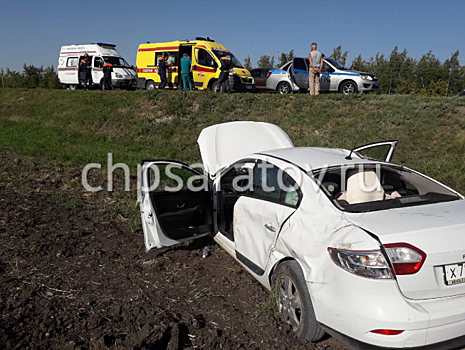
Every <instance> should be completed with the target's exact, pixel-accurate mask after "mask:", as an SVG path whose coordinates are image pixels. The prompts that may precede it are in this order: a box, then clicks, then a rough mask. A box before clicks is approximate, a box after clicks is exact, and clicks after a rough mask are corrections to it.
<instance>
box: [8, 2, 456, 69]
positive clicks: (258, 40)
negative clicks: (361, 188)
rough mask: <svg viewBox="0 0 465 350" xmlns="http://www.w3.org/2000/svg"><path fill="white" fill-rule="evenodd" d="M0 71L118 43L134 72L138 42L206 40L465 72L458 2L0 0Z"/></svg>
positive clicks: (261, 50)
mask: <svg viewBox="0 0 465 350" xmlns="http://www.w3.org/2000/svg"><path fill="white" fill-rule="evenodd" d="M0 13H1V20H0V33H1V34H0V67H2V68H6V67H9V68H11V69H16V70H20V69H21V68H22V65H23V64H24V63H27V64H34V65H38V66H40V65H44V66H47V65H52V64H53V65H56V62H57V59H58V52H59V48H60V46H61V45H66V44H74V43H75V44H83V43H90V42H109V43H114V44H117V49H118V51H119V52H120V53H121V54H122V55H123V56H124V57H125V58H126V60H127V61H128V62H129V64H135V59H136V51H137V47H138V45H139V44H140V43H143V42H146V41H151V42H159V41H171V40H176V39H187V38H190V39H192V38H195V37H196V36H210V37H211V38H214V39H215V40H216V41H218V42H220V43H221V44H223V45H225V46H226V47H227V48H228V49H230V50H231V51H232V52H233V53H234V54H235V55H236V56H237V57H238V58H239V59H240V60H242V61H243V59H244V57H245V56H246V55H250V57H251V58H252V62H253V63H254V64H255V63H256V61H257V60H258V58H259V56H260V55H262V54H267V55H275V56H277V54H278V51H279V52H283V51H284V52H288V51H289V50H291V49H294V50H295V53H296V54H297V55H307V54H308V51H309V47H310V43H311V42H312V41H316V42H318V44H319V49H320V51H322V52H324V53H327V54H331V52H332V49H333V48H334V47H336V46H338V45H342V47H343V49H344V50H348V51H349V60H352V59H353V58H354V57H355V56H356V55H358V54H359V53H361V54H362V56H363V57H364V58H366V59H368V58H369V57H371V56H374V55H376V53H377V52H380V53H385V54H389V53H390V52H391V51H392V49H393V48H394V46H396V45H397V46H399V48H400V49H403V48H406V49H407V50H408V52H409V55H410V56H412V57H415V58H420V57H421V55H422V54H424V53H426V52H427V51H429V50H433V53H434V54H435V55H436V56H438V57H439V58H440V59H441V60H444V59H446V58H448V57H449V56H450V55H451V53H452V52H454V51H455V50H457V49H459V50H460V51H461V52H462V54H463V56H462V57H461V62H462V64H464V63H465V40H464V32H463V30H464V24H465V20H464V18H465V1H463V0H451V1H447V2H442V1H437V0H435V1H431V0H402V1H400V0H390V1H380V0H360V1H342V0H334V1H313V0H307V1H301V0H295V1H292V2H287V1H275V0H268V1H265V0H262V1H254V0H248V1H243V0H234V1H185V0H179V1H169V0H166V1H160V0H156V1H153V0H152V1H121V0H113V1H112V0H105V1H81V2H79V1H67V0H61V1H58V0H15V1H10V0H0Z"/></svg>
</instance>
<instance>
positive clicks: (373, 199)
mask: <svg viewBox="0 0 465 350" xmlns="http://www.w3.org/2000/svg"><path fill="white" fill-rule="evenodd" d="M198 143H199V146H200V150H201V155H202V160H203V165H204V168H205V171H206V175H204V173H203V172H201V171H199V170H196V169H194V168H192V167H189V166H188V165H186V164H183V163H180V162H175V161H164V160H163V161H162V160H155V161H144V162H143V167H142V181H141V190H140V193H139V196H140V209H141V216H142V225H143V230H144V236H145V247H146V250H147V251H148V250H150V249H153V248H160V247H167V246H171V245H175V244H178V243H181V242H186V241H188V240H192V239H196V238H199V237H203V236H206V235H213V236H214V239H215V240H216V242H218V244H219V245H221V246H222V247H223V248H224V249H225V250H226V251H227V252H228V253H229V254H230V255H231V256H233V257H234V258H235V259H236V260H237V261H238V262H239V263H240V264H242V265H243V267H244V268H245V269H247V270H248V271H249V272H250V273H251V274H252V275H253V276H254V277H255V278H256V279H257V280H258V281H259V282H260V283H262V284H263V285H264V286H265V287H266V288H268V289H271V288H272V285H273V283H275V284H274V285H276V286H277V288H279V294H280V302H279V307H280V310H281V313H282V315H283V318H284V320H285V321H286V322H288V323H290V324H291V325H292V328H293V330H294V332H295V334H296V335H297V337H298V338H300V339H301V340H308V341H311V342H316V341H318V340H320V339H321V338H322V337H323V335H324V333H325V332H328V333H330V334H332V335H334V336H336V337H338V338H340V339H342V340H343V341H346V342H348V343H349V344H350V345H351V346H352V347H355V348H359V347H360V348H363V347H365V346H369V348H370V349H375V348H378V347H379V348H383V349H385V348H404V347H407V348H425V349H433V348H436V347H438V348H441V349H451V348H454V347H457V346H460V345H463V344H465V268H464V267H465V215H464V214H465V201H464V197H463V196H462V195H460V194H459V193H457V192H456V191H454V190H452V189H450V188H448V187H447V186H445V185H443V184H441V183H439V182H437V181H435V180H433V179H431V178H429V177H427V176H425V175H423V174H420V173H418V172H416V171H414V170H411V169H408V168H406V167H403V166H400V165H395V164H392V163H390V161H391V158H392V155H393V152H394V149H395V147H396V144H397V142H396V141H386V142H380V143H377V144H373V145H367V146H362V147H359V148H356V149H354V150H352V151H349V150H345V149H330V148H313V147H308V148H307V147H302V148H300V147H294V145H293V143H292V142H291V140H290V139H289V137H288V136H287V135H286V134H285V133H284V131H283V130H281V129H280V128H279V127H277V126H276V125H272V124H267V123H258V122H233V123H226V124H220V125H214V126H211V127H208V128H206V129H204V130H203V131H202V132H201V134H200V136H199V139H198ZM382 148H386V152H385V153H386V155H385V157H383V158H382V159H381V160H375V159H374V158H373V157H368V156H367V155H366V153H370V152H372V151H376V150H380V149H382ZM163 170H164V171H165V174H168V175H172V176H168V178H169V179H168V181H165V180H163V179H162V181H160V178H159V177H160V176H159V175H160V172H162V171H163ZM162 183H164V184H165V185H166V186H165V187H164V188H160V187H161V186H160V184H162ZM186 183H187V184H186ZM168 185H169V186H168Z"/></svg>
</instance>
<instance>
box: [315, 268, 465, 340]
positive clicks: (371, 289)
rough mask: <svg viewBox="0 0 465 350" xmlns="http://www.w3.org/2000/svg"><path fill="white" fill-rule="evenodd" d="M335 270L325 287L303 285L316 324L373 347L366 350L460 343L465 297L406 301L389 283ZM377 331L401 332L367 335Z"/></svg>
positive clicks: (463, 334)
mask: <svg viewBox="0 0 465 350" xmlns="http://www.w3.org/2000/svg"><path fill="white" fill-rule="evenodd" d="M335 269H336V270H335V271H334V276H333V278H332V279H331V281H330V282H329V283H327V284H322V285H316V284H314V283H308V284H307V285H308V288H309V290H310V293H311V296H312V300H313V304H314V308H315V314H316V317H317V320H318V321H319V322H320V323H321V324H323V325H325V326H326V327H327V328H328V329H329V330H328V332H329V333H330V334H331V331H333V332H337V333H340V334H344V337H348V338H350V339H352V340H353V341H354V342H359V343H361V344H362V345H363V346H365V345H369V346H372V347H365V348H366V349H372V348H373V349H378V348H393V349H399V348H404V347H408V348H420V349H422V347H426V348H427V349H432V348H433V345H434V346H435V347H436V346H438V349H441V346H442V345H441V343H448V344H449V343H451V344H456V343H457V344H459V345H465V296H457V297H449V298H440V299H428V300H410V299H406V298H405V297H404V296H403V295H402V294H401V292H400V291H399V288H398V286H397V282H395V281H393V280H384V281H380V280H369V279H365V278H362V277H358V276H355V275H352V274H349V273H347V272H346V271H344V270H342V269H340V268H338V267H335ZM339 270H340V271H339ZM376 329H391V330H402V331H403V333H401V334H399V335H393V336H386V335H380V334H375V333H372V332H371V331H373V330H376ZM373 346H374V347H373ZM360 348H361V349H364V347H360ZM442 348H443V349H450V348H449V347H442Z"/></svg>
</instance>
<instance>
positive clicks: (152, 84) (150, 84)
mask: <svg viewBox="0 0 465 350" xmlns="http://www.w3.org/2000/svg"><path fill="white" fill-rule="evenodd" d="M145 90H148V91H152V90H155V82H154V81H152V80H150V81H148V82H147V84H145Z"/></svg>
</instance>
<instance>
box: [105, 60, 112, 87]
mask: <svg viewBox="0 0 465 350" xmlns="http://www.w3.org/2000/svg"><path fill="white" fill-rule="evenodd" d="M112 72H113V65H112V64H111V63H109V62H107V63H105V64H104V65H103V89H104V90H114V89H115V88H114V87H113V84H112V83H111V73H112Z"/></svg>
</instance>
